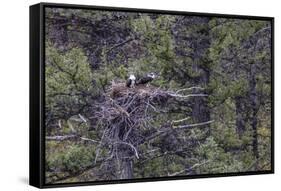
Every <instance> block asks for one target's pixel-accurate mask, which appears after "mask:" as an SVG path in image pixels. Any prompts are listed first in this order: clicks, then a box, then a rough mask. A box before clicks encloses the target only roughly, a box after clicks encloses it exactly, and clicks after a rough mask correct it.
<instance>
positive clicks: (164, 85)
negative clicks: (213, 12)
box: [45, 8, 272, 183]
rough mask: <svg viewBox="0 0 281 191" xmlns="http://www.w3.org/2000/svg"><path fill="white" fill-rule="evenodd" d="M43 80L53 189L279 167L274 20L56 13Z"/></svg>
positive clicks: (49, 16)
mask: <svg viewBox="0 0 281 191" xmlns="http://www.w3.org/2000/svg"><path fill="white" fill-rule="evenodd" d="M152 71H153V72H157V73H158V74H159V77H158V78H157V79H156V80H154V81H153V83H152V84H151V85H150V86H149V87H139V88H136V89H134V90H131V89H127V90H126V89H125V90H124V88H123V89H122V88H121V87H122V83H123V82H125V80H126V78H127V77H128V74H129V73H134V74H136V75H140V76H142V75H145V74H146V73H149V72H152ZM45 72H46V108H45V109H46V183H60V182H81V181H98V180H115V179H131V178H146V177H163V176H181V175H194V174H212V173H227V172H245V171H262V170H270V169H271V104H272V103H271V25H270V21H266V20H265V21H258V20H247V19H230V18H227V19H226V18H218V17H196V16H181V15H164V14H145V13H134V12H106V11H93V10H79V9H54V8H52V9H51V8H47V9H46V71H45ZM116 88H117V91H118V92H119V93H120V92H121V93H120V94H119V95H118V96H116V95H115V94H114V92H115V90H116Z"/></svg>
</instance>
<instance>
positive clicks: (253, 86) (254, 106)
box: [249, 64, 259, 159]
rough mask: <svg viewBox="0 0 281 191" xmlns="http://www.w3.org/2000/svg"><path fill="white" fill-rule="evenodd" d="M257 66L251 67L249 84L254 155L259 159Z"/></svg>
mask: <svg viewBox="0 0 281 191" xmlns="http://www.w3.org/2000/svg"><path fill="white" fill-rule="evenodd" d="M256 84H257V82H256V65H255V64H252V65H251V70H250V82H249V86H250V87H249V89H250V95H249V98H250V104H251V109H252V113H251V114H252V115H251V127H252V130H253V142H252V146H253V154H254V156H255V157H256V159H258V158H259V152H258V136H257V123H258V120H257V113H258V103H257V102H258V99H257V90H256Z"/></svg>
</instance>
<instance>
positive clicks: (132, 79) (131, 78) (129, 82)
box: [126, 74, 136, 88]
mask: <svg viewBox="0 0 281 191" xmlns="http://www.w3.org/2000/svg"><path fill="white" fill-rule="evenodd" d="M135 85H136V76H135V75H134V74H130V76H129V78H128V79H127V82H126V86H127V87H128V88H134V87H135Z"/></svg>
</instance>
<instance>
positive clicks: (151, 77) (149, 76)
mask: <svg viewBox="0 0 281 191" xmlns="http://www.w3.org/2000/svg"><path fill="white" fill-rule="evenodd" d="M155 78H156V75H155V73H153V72H151V73H149V74H147V75H146V76H144V77H142V78H140V79H139V80H138V81H137V83H136V84H137V85H139V84H147V83H148V82H151V81H152V80H154V79H155Z"/></svg>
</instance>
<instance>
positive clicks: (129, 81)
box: [126, 79, 132, 87]
mask: <svg viewBox="0 0 281 191" xmlns="http://www.w3.org/2000/svg"><path fill="white" fill-rule="evenodd" d="M131 83H132V80H131V79H128V80H127V82H126V86H127V87H130V85H131Z"/></svg>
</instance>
